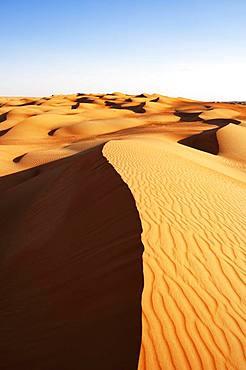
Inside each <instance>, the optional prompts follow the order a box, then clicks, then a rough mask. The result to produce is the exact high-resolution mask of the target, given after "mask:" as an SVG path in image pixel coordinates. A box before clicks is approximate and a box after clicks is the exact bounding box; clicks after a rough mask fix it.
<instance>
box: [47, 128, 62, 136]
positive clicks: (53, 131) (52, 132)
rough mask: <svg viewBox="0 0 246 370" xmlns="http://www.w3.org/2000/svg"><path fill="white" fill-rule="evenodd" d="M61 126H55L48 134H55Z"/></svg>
mask: <svg viewBox="0 0 246 370" xmlns="http://www.w3.org/2000/svg"><path fill="white" fill-rule="evenodd" d="M59 128H60V127H58V128H53V130H50V131H49V132H48V135H49V136H54V134H55V132H56V131H57V130H59Z"/></svg>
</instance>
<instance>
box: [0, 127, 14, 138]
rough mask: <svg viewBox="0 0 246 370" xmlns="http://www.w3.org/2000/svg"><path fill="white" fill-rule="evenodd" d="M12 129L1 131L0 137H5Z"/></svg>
mask: <svg viewBox="0 0 246 370" xmlns="http://www.w3.org/2000/svg"><path fill="white" fill-rule="evenodd" d="M11 128H12V127H10V128H6V130H1V131H0V136H4V135H5V134H7V132H9V131H10V130H11Z"/></svg>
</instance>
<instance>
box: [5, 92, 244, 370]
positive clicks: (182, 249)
mask: <svg viewBox="0 0 246 370" xmlns="http://www.w3.org/2000/svg"><path fill="white" fill-rule="evenodd" d="M245 122H246V106H244V105H241V104H233V103H215V102H201V101H194V100H190V99H185V98H170V97H166V96H162V95H159V94H153V95H150V94H146V93H143V94H138V95H125V94H122V93H119V92H111V93H108V94H84V93H77V94H71V95H54V96H51V97H43V98H35V97H28V98H23V97H13V98H6V97H2V98H0V176H1V177H0V190H1V199H0V225H1V234H0V244H1V252H0V253H1V260H0V325H1V330H2V336H1V340H0V369H3V370H8V369H9V370H15V369H16V370H17V369H18V370H26V369H31V370H39V369H40V370H44V369H47V370H53V369H59V370H80V369H88V370H90V369H91V370H97V369H98V370H99V369H105V370H111V369H112V370H134V369H136V370H137V369H138V370H176V369H177V370H186V369H189V370H210V369H211V370H232V369H234V370H244V369H245V363H246V361H245V360H246V359H245V348H246V340H245V331H246V330H245V329H246V327H245V319H246V308H245V303H246V302H245V275H246V270H245V257H246V248H245V246H246V229H245V220H246V201H245V199H246V176H245V171H246V152H245V148H246V147H245V132H246V131H245V130H246V128H245ZM143 250H144V252H143ZM142 253H143V257H142Z"/></svg>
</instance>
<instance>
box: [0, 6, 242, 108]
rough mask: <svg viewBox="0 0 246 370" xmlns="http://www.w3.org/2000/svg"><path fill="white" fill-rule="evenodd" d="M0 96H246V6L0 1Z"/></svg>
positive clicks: (222, 98) (207, 98)
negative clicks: (81, 93)
mask: <svg viewBox="0 0 246 370" xmlns="http://www.w3.org/2000/svg"><path fill="white" fill-rule="evenodd" d="M0 47H1V56H0V95H1V96H17V95H18V96H20V95H23V96H45V95H51V94H67V93H77V92H85V93H100V92H103V93H106V92H115V91H121V92H125V93H130V94H131V93H132V94H135V93H141V92H146V93H160V94H163V95H168V96H174V97H178V96H179V97H181V96H182V97H187V98H194V99H200V100H219V101H222V100H246V73H245V72H246V0H207V1H204V0H203V1H200V0H169V1H166V0H148V1H147V0H118V1H117V0H114V1H113V0H87V1H85V0H66V1H65V0H59V1H57V0H49V1H47V0H42V1H33V0H32V1H28V0H21V1H20V0H12V1H11V0H9V1H3V2H1V22H0Z"/></svg>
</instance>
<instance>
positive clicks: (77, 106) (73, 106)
mask: <svg viewBox="0 0 246 370" xmlns="http://www.w3.org/2000/svg"><path fill="white" fill-rule="evenodd" d="M79 105H80V103H76V104H74V105H72V106H71V109H78V108H79Z"/></svg>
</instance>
